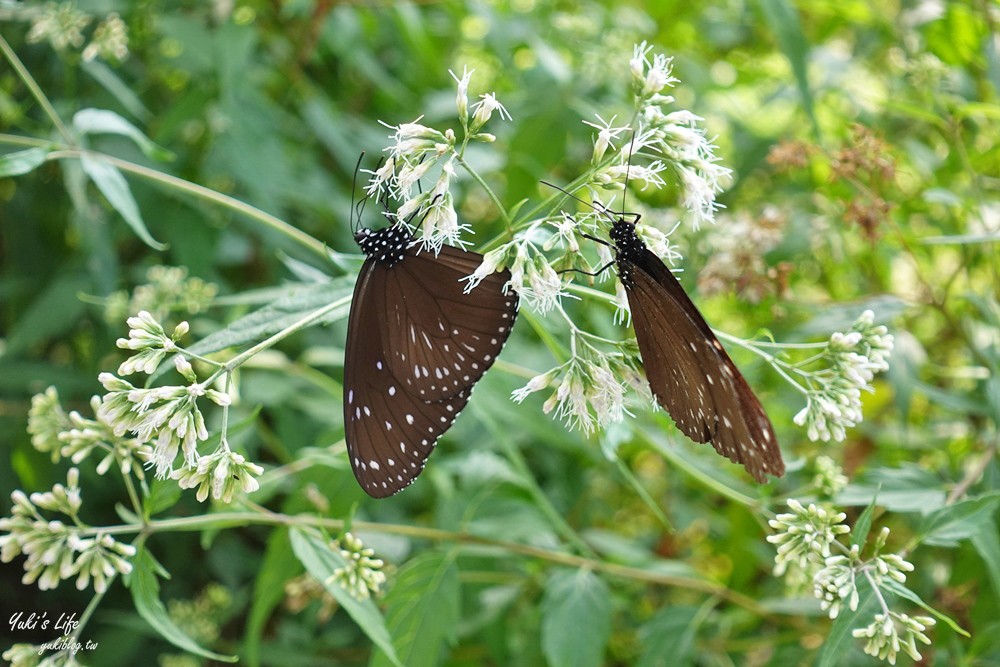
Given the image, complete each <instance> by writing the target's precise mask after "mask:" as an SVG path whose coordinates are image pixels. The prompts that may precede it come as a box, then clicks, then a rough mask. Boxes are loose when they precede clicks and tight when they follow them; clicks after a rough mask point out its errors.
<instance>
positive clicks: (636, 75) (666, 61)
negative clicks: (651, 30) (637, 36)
mask: <svg viewBox="0 0 1000 667" xmlns="http://www.w3.org/2000/svg"><path fill="white" fill-rule="evenodd" d="M652 50H653V47H652V46H649V45H648V44H647V43H646V42H642V43H641V44H637V45H636V46H635V47H634V48H633V50H632V60H631V61H629V69H630V70H631V72H632V85H633V88H634V90H635V92H636V95H637V96H639V97H642V98H649V97H652V96H653V95H657V94H658V93H660V91H662V90H663V89H664V88H666V87H667V86H672V85H674V84H675V83H677V79H675V78H674V77H673V76H672V74H671V70H672V69H673V64H672V63H673V59H672V58H668V57H667V56H666V55H664V54H662V53H657V54H655V55H654V56H653V60H652V61H650V60H649V53H650V52H651V51H652Z"/></svg>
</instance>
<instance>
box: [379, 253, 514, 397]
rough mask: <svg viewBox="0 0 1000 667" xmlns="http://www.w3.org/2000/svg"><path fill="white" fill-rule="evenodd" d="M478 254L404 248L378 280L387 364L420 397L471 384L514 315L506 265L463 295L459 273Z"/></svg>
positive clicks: (489, 363)
mask: <svg viewBox="0 0 1000 667" xmlns="http://www.w3.org/2000/svg"><path fill="white" fill-rule="evenodd" d="M481 262H482V255H479V254H477V253H474V252H469V251H465V250H461V249H459V248H454V247H451V246H443V247H442V248H441V251H440V252H439V253H438V254H437V255H435V254H433V253H429V252H416V251H415V249H413V248H410V249H409V250H408V251H407V255H406V257H405V259H404V261H402V262H400V263H398V264H396V265H395V266H394V267H393V268H392V270H391V271H390V274H391V275H390V277H389V280H388V282H387V283H386V296H385V299H386V313H387V317H388V321H387V322H386V323H385V326H386V330H387V332H388V340H389V350H390V357H389V362H390V366H391V367H392V369H393V372H394V373H395V374H396V376H397V377H399V378H400V379H401V380H402V381H403V383H404V384H405V385H406V386H407V387H408V388H409V389H410V390H411V391H413V392H415V393H416V394H417V395H419V396H420V397H421V398H423V399H425V400H441V399H444V398H448V397H449V396H454V395H455V394H457V393H459V392H461V391H464V390H466V389H469V388H471V387H472V386H473V385H474V384H475V383H476V382H478V381H479V379H480V378H481V377H482V376H483V374H484V373H485V372H486V371H487V369H489V367H490V366H492V365H493V362H494V361H496V358H497V355H498V354H499V353H500V350H501V349H503V346H504V343H505V342H506V341H507V337H508V336H509V335H510V331H511V327H512V326H513V324H514V319H515V317H516V316H517V297H516V296H515V295H514V294H513V293H509V294H504V293H503V286H504V285H505V284H506V283H507V281H508V280H510V272H509V271H506V270H504V271H499V272H496V273H493V274H491V275H489V276H487V277H486V278H485V279H484V280H483V281H482V282H481V283H480V284H479V285H478V286H477V287H476V289H474V290H472V292H470V293H469V294H466V293H465V291H464V289H465V285H466V283H464V282H461V280H462V278H464V277H466V276H468V275H470V274H471V273H472V272H473V271H475V270H476V268H477V267H478V266H479V264H480V263H481Z"/></svg>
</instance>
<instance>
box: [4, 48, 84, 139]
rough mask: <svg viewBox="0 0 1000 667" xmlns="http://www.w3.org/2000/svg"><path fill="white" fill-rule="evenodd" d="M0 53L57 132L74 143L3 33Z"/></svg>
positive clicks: (71, 135)
mask: <svg viewBox="0 0 1000 667" xmlns="http://www.w3.org/2000/svg"><path fill="white" fill-rule="evenodd" d="M0 53H3V55H4V57H5V58H6V59H7V61H8V62H10V65H11V67H13V68H14V71H15V72H17V76H18V78H20V79H21V81H22V82H23V83H24V85H25V86H26V87H27V88H28V90H29V91H30V92H31V96H32V97H34V98H35V101H37V102H38V104H39V106H41V107H42V111H44V112H45V115H46V116H48V117H49V120H51V121H52V124H53V125H55V127H56V130H58V131H59V134H60V135H62V138H63V139H64V140H65V141H66V143H68V144H70V145H76V138H75V137H74V136H73V133H72V132H71V131H70V129H69V128H68V127H67V126H66V124H65V123H63V121H62V119H61V118H60V117H59V114H58V113H56V109H55V107H53V106H52V103H51V102H49V98H48V97H46V96H45V93H44V92H43V91H42V89H41V87H39V85H38V83H37V82H36V81H35V79H34V78H33V77H32V76H31V73H30V72H29V71H28V68H27V67H25V66H24V63H22V62H21V59H20V58H18V57H17V54H16V53H14V49H12V48H11V46H10V44H8V43H7V40H6V39H4V38H3V35H0Z"/></svg>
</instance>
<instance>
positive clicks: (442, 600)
mask: <svg viewBox="0 0 1000 667" xmlns="http://www.w3.org/2000/svg"><path fill="white" fill-rule="evenodd" d="M460 593H461V590H460V586H459V582H458V569H457V568H456V567H455V560H454V557H453V556H452V555H450V554H441V553H436V552H431V553H425V554H422V555H420V556H418V557H417V558H414V559H412V560H410V561H409V562H408V563H407V564H406V565H404V566H403V567H402V568H401V569H400V570H399V576H398V577H397V578H396V583H395V584H393V587H392V589H391V590H390V591H389V594H388V595H386V596H385V606H386V623H387V625H388V626H389V632H390V633H391V634H392V637H393V644H394V645H395V647H396V651H397V655H398V656H399V659H400V660H402V662H403V664H405V665H406V666H407V667H434V666H435V665H438V664H440V658H441V653H442V650H443V649H444V648H445V646H446V645H450V644H453V643H454V641H455V629H456V628H457V627H458V623H459V621H460V620H461V612H460V609H461V597H460ZM389 664H390V662H389V659H388V658H387V656H385V654H383V653H376V654H374V655H373V656H372V660H371V662H370V663H369V665H370V667H387V666H388V665H389Z"/></svg>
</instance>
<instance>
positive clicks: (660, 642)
mask: <svg viewBox="0 0 1000 667" xmlns="http://www.w3.org/2000/svg"><path fill="white" fill-rule="evenodd" d="M698 623H699V615H698V607H689V606H677V607H664V608H663V609H661V610H660V611H658V612H657V613H656V614H654V615H653V617H652V618H651V619H649V620H648V621H646V623H644V624H643V626H642V628H640V629H639V638H640V640H641V641H642V646H643V649H642V656H641V657H640V658H639V662H638V663H636V667H683V666H684V665H690V664H691V663H692V657H693V653H694V635H695V631H696V630H697V629H698Z"/></svg>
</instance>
